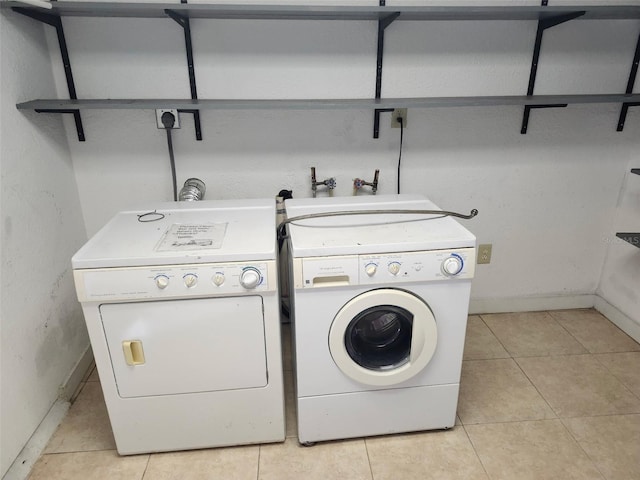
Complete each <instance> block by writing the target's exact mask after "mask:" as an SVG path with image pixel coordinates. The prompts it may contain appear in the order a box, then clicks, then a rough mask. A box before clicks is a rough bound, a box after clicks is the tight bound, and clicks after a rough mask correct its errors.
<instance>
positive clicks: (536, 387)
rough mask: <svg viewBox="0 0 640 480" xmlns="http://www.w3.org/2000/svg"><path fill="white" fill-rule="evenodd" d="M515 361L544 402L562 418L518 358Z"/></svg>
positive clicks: (557, 416)
mask: <svg viewBox="0 0 640 480" xmlns="http://www.w3.org/2000/svg"><path fill="white" fill-rule="evenodd" d="M550 356H551V355H547V357H538V358H548V357H550ZM526 358H536V357H526ZM513 361H514V362H515V364H516V365H517V366H518V368H519V369H520V371H521V372H522V374H523V375H524V376H525V378H526V379H527V380H528V381H529V383H530V384H531V386H532V387H533V388H534V389H535V391H536V392H537V393H538V395H540V398H542V400H544V403H546V404H547V406H548V407H549V408H550V409H551V411H552V412H553V414H554V415H555V416H556V418H560V415H559V414H558V412H557V411H556V409H555V408H553V406H552V405H551V404H550V403H549V400H547V398H546V397H545V396H544V395H543V394H542V392H541V391H540V390H539V389H538V386H537V385H536V384H535V382H534V381H533V380H532V379H531V378H530V377H529V375H527V372H525V371H524V369H523V368H522V365H520V364H519V363H518V360H517V359H515V358H514V359H513Z"/></svg>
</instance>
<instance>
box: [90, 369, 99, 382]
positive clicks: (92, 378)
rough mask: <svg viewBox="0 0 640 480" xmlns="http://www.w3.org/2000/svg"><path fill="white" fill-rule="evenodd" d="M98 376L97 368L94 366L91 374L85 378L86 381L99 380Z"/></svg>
mask: <svg viewBox="0 0 640 480" xmlns="http://www.w3.org/2000/svg"><path fill="white" fill-rule="evenodd" d="M99 381H100V377H99V376H98V369H97V368H96V367H95V366H94V367H93V370H92V371H91V374H90V375H89V377H88V378H87V382H99Z"/></svg>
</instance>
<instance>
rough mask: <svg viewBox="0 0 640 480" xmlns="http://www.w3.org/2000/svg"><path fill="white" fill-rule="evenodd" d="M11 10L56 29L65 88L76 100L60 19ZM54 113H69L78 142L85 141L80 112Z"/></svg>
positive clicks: (21, 9)
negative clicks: (71, 116)
mask: <svg viewBox="0 0 640 480" xmlns="http://www.w3.org/2000/svg"><path fill="white" fill-rule="evenodd" d="M12 10H13V11H14V12H16V13H19V14H21V15H25V16H27V17H29V18H32V19H34V20H37V21H38V22H42V23H46V24H47V25H50V26H52V27H53V28H55V29H56V34H57V36H58V45H59V46H60V55H61V56H62V64H63V65H64V75H65V77H66V79H67V88H68V89H69V98H71V99H72V100H77V98H78V96H77V95H76V85H75V83H74V82H73V72H72V70H71V61H70V60H69V50H68V49H67V41H66V39H65V37H64V28H62V19H61V18H60V17H59V16H57V15H52V14H50V13H43V12H38V11H35V10H30V9H27V8H22V7H13V8H12ZM55 113H70V114H72V115H73V119H74V121H75V123H76V131H77V132H78V140H79V141H81V142H84V141H85V136H84V128H83V126H82V118H81V117H80V110H60V111H58V112H55Z"/></svg>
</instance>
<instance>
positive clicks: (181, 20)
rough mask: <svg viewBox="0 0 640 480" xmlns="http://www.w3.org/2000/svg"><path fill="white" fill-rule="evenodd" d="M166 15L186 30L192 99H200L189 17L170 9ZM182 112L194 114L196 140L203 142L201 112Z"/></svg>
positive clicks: (183, 0)
mask: <svg viewBox="0 0 640 480" xmlns="http://www.w3.org/2000/svg"><path fill="white" fill-rule="evenodd" d="M180 3H187V0H180ZM164 13H165V14H167V15H168V16H169V17H170V18H171V19H173V20H174V21H175V22H176V23H177V24H178V25H180V26H181V27H182V29H183V30H184V44H185V48H186V50H187V68H188V70H189V87H190V89H191V99H192V100H195V99H197V98H198V90H197V88H196V72H195V68H194V65H193V46H192V43H191V25H190V23H189V17H188V16H186V15H183V14H180V13H178V12H176V11H174V10H171V9H168V8H167V9H165V11H164ZM180 111H181V112H184V113H191V114H193V123H194V126H195V130H196V140H202V129H201V126H200V110H197V109H193V110H180Z"/></svg>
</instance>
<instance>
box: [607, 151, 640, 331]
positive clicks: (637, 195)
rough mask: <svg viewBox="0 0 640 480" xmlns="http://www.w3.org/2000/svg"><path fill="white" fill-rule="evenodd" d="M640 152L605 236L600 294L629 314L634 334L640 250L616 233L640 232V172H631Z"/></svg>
mask: <svg viewBox="0 0 640 480" xmlns="http://www.w3.org/2000/svg"><path fill="white" fill-rule="evenodd" d="M638 165H640V154H638V153H636V155H635V158H634V159H633V160H632V161H631V162H629V164H628V165H627V167H628V169H627V174H626V176H625V180H624V182H623V184H622V187H621V189H620V196H619V199H618V204H617V208H616V210H615V214H614V217H613V222H612V223H613V225H612V228H611V231H610V232H608V234H606V235H602V237H601V241H603V242H606V244H607V245H608V250H607V257H606V261H605V263H604V268H603V269H602V278H601V280H600V286H599V289H598V294H599V295H600V296H602V297H603V298H604V299H605V300H606V301H607V302H609V303H610V304H611V305H613V306H614V307H615V308H617V309H618V310H619V311H620V312H621V313H622V314H624V315H626V317H628V318H629V319H630V320H631V321H632V322H634V324H635V325H631V326H630V327H631V330H632V331H630V332H629V333H630V334H635V336H636V338H637V334H638V333H639V332H640V249H638V248H637V247H638V246H637V245H636V246H633V245H630V244H629V243H627V242H625V241H624V240H621V239H619V238H616V237H615V236H614V232H640V175H634V174H632V173H630V171H631V168H640V167H638Z"/></svg>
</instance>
